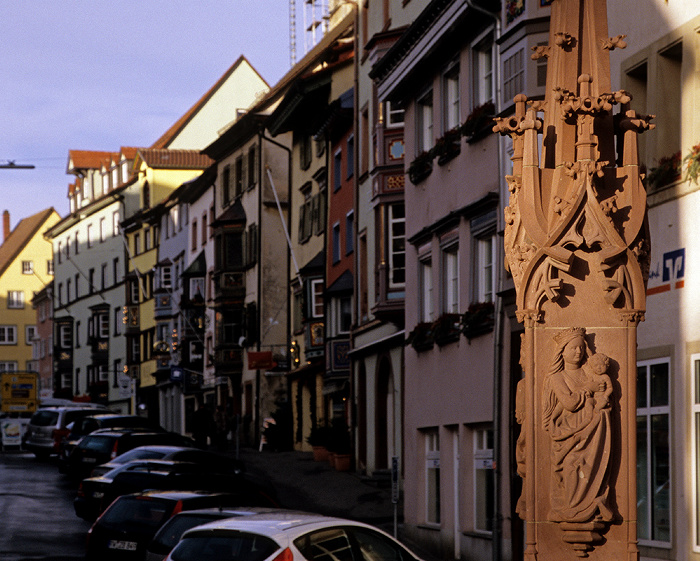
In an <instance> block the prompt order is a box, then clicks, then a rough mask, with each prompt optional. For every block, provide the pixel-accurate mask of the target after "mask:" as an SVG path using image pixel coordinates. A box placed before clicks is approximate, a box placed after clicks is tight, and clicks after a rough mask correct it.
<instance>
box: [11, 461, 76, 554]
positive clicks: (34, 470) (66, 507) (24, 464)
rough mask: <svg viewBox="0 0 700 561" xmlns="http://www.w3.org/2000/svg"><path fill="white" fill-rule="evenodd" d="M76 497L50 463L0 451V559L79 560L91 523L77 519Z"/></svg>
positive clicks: (73, 486)
mask: <svg viewBox="0 0 700 561" xmlns="http://www.w3.org/2000/svg"><path fill="white" fill-rule="evenodd" d="M75 493H76V488H75V485H73V484H71V483H69V482H68V481H67V479H66V478H65V477H64V476H62V475H60V474H59V473H58V468H57V467H56V465H55V463H54V462H49V461H39V460H36V459H35V458H34V456H33V455H32V454H28V453H22V452H0V559H2V561H30V560H31V561H38V560H46V561H48V560H51V561H69V560H70V561H74V560H77V559H83V557H84V553H85V535H86V533H87V531H88V529H89V528H90V524H89V523H87V522H85V521H84V520H81V519H80V518H78V517H77V516H76V515H75V512H74V510H73V498H74V497H75Z"/></svg>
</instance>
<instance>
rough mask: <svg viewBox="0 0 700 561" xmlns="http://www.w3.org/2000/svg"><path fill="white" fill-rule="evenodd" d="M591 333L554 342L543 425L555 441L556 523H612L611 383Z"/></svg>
mask: <svg viewBox="0 0 700 561" xmlns="http://www.w3.org/2000/svg"><path fill="white" fill-rule="evenodd" d="M585 335H586V330H585V328H582V327H572V328H569V329H566V330H563V331H560V332H559V333H558V334H557V335H556V336H555V337H554V340H555V342H556V344H557V347H556V352H555V355H554V358H553V360H552V364H551V366H550V368H549V371H548V372H547V374H546V375H545V378H544V392H543V404H542V405H543V419H542V421H543V425H544V429H545V430H546V431H547V432H548V433H549V436H550V437H551V470H552V473H551V476H552V481H551V494H550V501H551V509H550V511H549V515H548V519H549V520H551V521H552V522H568V523H587V522H607V523H609V522H611V521H612V520H613V518H614V515H613V511H612V509H611V506H610V500H609V493H610V486H609V478H610V463H611V462H610V450H611V438H612V429H611V415H610V410H611V408H610V402H609V400H610V399H611V393H612V392H611V389H612V387H611V382H610V378H609V376H608V375H607V373H606V372H605V371H606V370H607V366H608V363H609V362H608V359H607V357H606V356H605V355H596V360H595V361H592V362H593V363H594V364H593V366H594V368H593V369H591V368H589V367H588V366H586V361H587V360H588V359H589V357H590V356H591V354H592V353H591V350H590V348H589V347H588V344H587V342H586V339H585Z"/></svg>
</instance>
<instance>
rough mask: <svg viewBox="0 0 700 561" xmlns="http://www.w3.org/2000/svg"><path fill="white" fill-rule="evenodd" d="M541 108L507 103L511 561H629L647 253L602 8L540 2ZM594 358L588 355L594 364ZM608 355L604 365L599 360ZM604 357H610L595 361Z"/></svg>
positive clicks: (616, 44) (584, 2)
mask: <svg viewBox="0 0 700 561" xmlns="http://www.w3.org/2000/svg"><path fill="white" fill-rule="evenodd" d="M551 10H552V11H551V13H552V17H551V25H550V37H549V44H548V45H547V46H539V47H538V48H536V49H535V50H534V54H533V59H536V58H540V57H546V58H547V85H546V92H545V98H544V100H535V101H531V100H529V99H528V98H527V97H526V96H525V95H522V94H520V95H517V96H516V97H515V98H514V100H513V101H514V112H513V114H512V115H511V116H509V117H503V118H499V119H496V123H495V125H494V127H493V129H494V131H495V132H498V133H500V134H502V135H508V136H509V137H510V138H511V139H512V143H513V156H512V161H513V170H512V173H510V174H509V175H507V176H506V181H507V183H508V189H509V193H510V196H509V200H508V205H507V207H506V208H505V211H504V212H505V232H504V246H505V256H506V267H507V268H508V269H509V271H510V272H511V274H512V278H513V284H514V286H515V293H516V305H517V308H516V317H517V319H518V320H519V321H521V322H523V323H524V325H525V332H524V335H523V338H522V345H521V364H522V369H523V372H524V375H523V378H522V380H521V381H520V383H519V384H518V388H517V396H516V420H517V422H518V423H519V424H520V425H521V434H520V438H519V439H518V442H517V445H516V463H517V471H518V474H519V475H520V476H521V477H522V478H523V494H522V497H521V498H520V501H519V502H518V506H517V511H518V513H519V514H520V516H521V517H522V518H523V519H524V520H525V522H526V549H525V559H526V560H528V561H536V560H556V561H561V560H566V559H575V558H578V557H591V558H592V559H593V560H603V559H605V560H607V559H623V560H627V561H638V559H639V550H638V547H637V528H636V438H635V435H636V418H635V415H636V328H637V324H638V323H639V321H642V320H643V319H644V311H645V306H646V284H647V280H648V275H649V257H650V247H651V245H650V241H649V228H648V223H647V204H646V192H645V189H644V185H643V184H642V175H641V172H640V164H639V158H638V144H637V142H638V135H639V134H641V133H643V132H645V131H648V130H650V129H653V128H654V125H653V124H651V119H652V116H647V115H639V114H637V113H636V112H635V111H634V110H633V109H632V106H631V105H632V97H631V95H630V94H629V93H627V92H625V91H622V90H618V91H613V90H612V88H611V84H610V63H609V52H610V51H611V50H613V49H615V48H624V47H625V46H626V42H625V36H624V35H616V36H612V37H611V36H610V35H609V34H608V28H607V14H606V2H605V0H553V1H552V3H551ZM594 351H595V352H594ZM608 355H609V356H608ZM611 357H612V358H611Z"/></svg>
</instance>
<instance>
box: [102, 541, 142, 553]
mask: <svg viewBox="0 0 700 561" xmlns="http://www.w3.org/2000/svg"><path fill="white" fill-rule="evenodd" d="M137 546H138V544H137V543H136V542H127V541H124V540H109V542H107V548H108V549H121V550H123V551H136V547H137Z"/></svg>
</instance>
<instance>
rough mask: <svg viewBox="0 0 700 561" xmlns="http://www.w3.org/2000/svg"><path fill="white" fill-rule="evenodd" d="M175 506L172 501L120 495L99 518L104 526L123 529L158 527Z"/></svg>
mask: <svg viewBox="0 0 700 561" xmlns="http://www.w3.org/2000/svg"><path fill="white" fill-rule="evenodd" d="M174 507H175V502H173V501H158V500H153V499H139V498H137V497H121V498H120V499H118V500H117V501H115V502H114V503H112V506H110V507H109V508H108V509H107V510H106V511H105V513H104V514H103V515H102V517H101V518H100V523H101V524H103V525H105V526H112V527H117V526H118V527H119V528H120V529H123V530H124V531H127V532H128V531H131V530H139V529H142V528H143V527H148V528H159V527H160V526H161V525H162V524H163V522H165V520H167V519H168V517H169V516H170V514H171V513H172V511H173V508H174Z"/></svg>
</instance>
